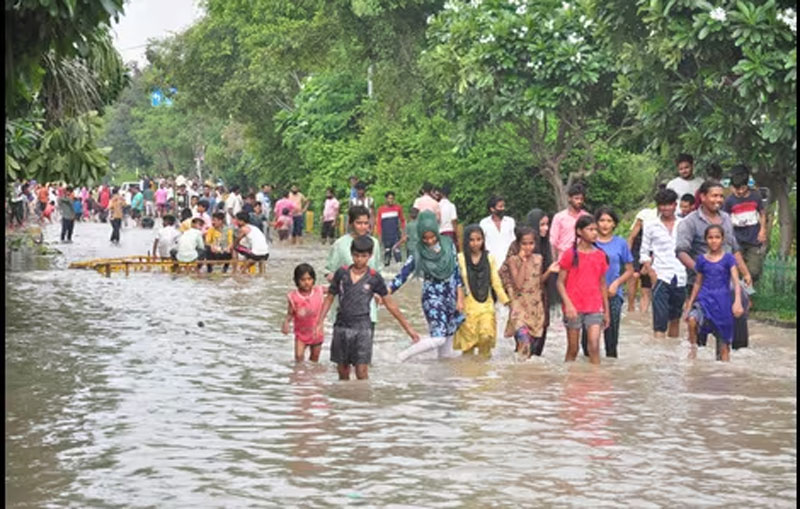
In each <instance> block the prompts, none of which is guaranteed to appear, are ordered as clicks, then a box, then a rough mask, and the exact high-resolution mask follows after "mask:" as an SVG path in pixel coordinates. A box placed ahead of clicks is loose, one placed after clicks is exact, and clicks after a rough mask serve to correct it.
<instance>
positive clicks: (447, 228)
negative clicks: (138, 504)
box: [439, 185, 461, 251]
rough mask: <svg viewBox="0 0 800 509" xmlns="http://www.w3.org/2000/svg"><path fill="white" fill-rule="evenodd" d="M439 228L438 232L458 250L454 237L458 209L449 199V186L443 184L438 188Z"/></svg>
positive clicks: (456, 229) (457, 243)
mask: <svg viewBox="0 0 800 509" xmlns="http://www.w3.org/2000/svg"><path fill="white" fill-rule="evenodd" d="M439 196H440V198H439V228H441V231H440V233H441V234H442V235H445V236H447V237H450V239H451V240H452V241H453V244H455V246H456V251H460V249H461V246H459V242H457V239H456V232H458V211H457V210H456V206H455V204H453V202H451V201H450V186H448V185H444V186H442V187H441V188H439Z"/></svg>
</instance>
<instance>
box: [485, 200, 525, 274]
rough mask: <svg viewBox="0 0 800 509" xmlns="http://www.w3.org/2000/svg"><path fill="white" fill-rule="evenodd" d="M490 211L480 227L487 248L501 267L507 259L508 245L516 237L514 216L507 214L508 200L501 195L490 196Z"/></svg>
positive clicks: (498, 266)
mask: <svg viewBox="0 0 800 509" xmlns="http://www.w3.org/2000/svg"><path fill="white" fill-rule="evenodd" d="M488 207H489V212H490V214H489V215H488V216H487V217H484V218H483V219H481V222H480V227H481V229H482V230H483V235H484V236H485V237H486V250H487V251H489V253H491V254H492V256H493V257H494V261H495V263H496V264H497V268H498V269H499V268H500V266H501V265H503V262H504V261H505V260H506V254H508V247H509V246H510V245H511V243H512V242H514V239H515V238H516V237H515V235H514V227H516V223H515V221H514V218H513V217H509V216H506V215H505V214H506V201H505V200H504V199H503V198H501V197H500V196H492V197H491V198H489V205H488Z"/></svg>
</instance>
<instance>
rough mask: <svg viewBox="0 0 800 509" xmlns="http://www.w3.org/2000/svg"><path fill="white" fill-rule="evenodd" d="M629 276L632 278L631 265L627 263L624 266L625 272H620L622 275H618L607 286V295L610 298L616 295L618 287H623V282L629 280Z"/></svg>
mask: <svg viewBox="0 0 800 509" xmlns="http://www.w3.org/2000/svg"><path fill="white" fill-rule="evenodd" d="M631 276H633V263H632V262H628V263H626V264H625V270H624V271H623V272H622V274H620V275H619V277H618V278H617V279H615V280H614V281H612V282H611V284H610V285H609V286H608V295H609V296H610V297H613V296H614V295H616V294H617V290H619V287H620V286H622V285H624V284H625V282H626V281H627V280H628V279H630V278H631Z"/></svg>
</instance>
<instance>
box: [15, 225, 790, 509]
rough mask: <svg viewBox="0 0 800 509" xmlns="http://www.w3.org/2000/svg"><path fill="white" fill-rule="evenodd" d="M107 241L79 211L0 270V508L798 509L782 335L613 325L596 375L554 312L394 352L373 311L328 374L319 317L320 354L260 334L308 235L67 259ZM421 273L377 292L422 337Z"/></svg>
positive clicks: (396, 331) (396, 342)
mask: <svg viewBox="0 0 800 509" xmlns="http://www.w3.org/2000/svg"><path fill="white" fill-rule="evenodd" d="M109 234H110V227H109V226H108V225H105V224H78V225H76V228H75V237H74V243H73V244H70V245H64V246H59V248H60V249H62V250H63V252H64V256H63V257H61V258H58V259H56V262H55V263H54V264H53V266H52V267H50V268H48V269H45V270H43V269H42V266H41V265H39V264H34V265H33V266H30V264H29V265H27V266H25V267H24V268H26V269H27V270H19V271H7V273H6V300H5V306H6V328H5V331H6V343H5V347H6V361H5V368H6V379H5V382H6V389H5V397H6V442H5V445H6V474H5V476H6V477H5V481H6V504H7V505H8V506H9V507H17V508H38V507H327V506H330V507H334V506H341V505H353V506H362V507H598V506H602V507H690V506H691V507H794V506H796V503H797V496H796V493H795V492H796V487H797V481H796V471H797V468H796V454H797V448H796V437H797V434H796V415H797V414H796V408H797V406H796V395H797V392H796V378H797V377H796V366H797V347H796V331H795V330H786V329H780V328H775V327H771V326H767V325H762V324H758V323H752V324H751V332H752V335H751V345H752V346H753V347H752V348H749V349H746V350H742V351H738V352H735V353H734V354H733V355H732V362H731V363H730V364H721V363H719V362H715V361H714V353H713V351H712V349H710V348H706V349H701V351H700V353H699V355H698V358H697V359H696V360H693V361H691V360H688V359H687V353H688V348H687V347H686V345H685V344H684V343H679V342H678V341H672V340H666V341H656V340H654V339H653V338H651V337H650V334H649V332H648V331H649V319H648V318H647V317H642V316H625V317H624V318H623V321H622V335H621V339H620V355H621V357H620V358H619V359H612V360H607V359H603V363H602V364H601V365H600V366H599V367H593V366H590V365H589V364H588V363H587V362H586V361H585V360H584V359H579V361H578V362H577V363H574V364H571V365H565V364H564V362H563V356H564V350H565V340H564V333H563V329H561V328H559V327H556V328H551V332H550V338H549V340H548V343H547V345H546V347H545V351H544V356H543V357H542V358H534V359H532V360H530V361H528V362H516V361H515V360H514V358H513V352H512V345H511V341H510V340H500V341H499V342H498V345H499V346H498V348H497V349H496V350H495V351H494V356H493V358H492V359H491V360H490V361H488V362H481V361H477V360H473V359H456V360H453V361H447V362H438V361H435V360H432V359H422V360H417V361H413V362H409V363H405V364H400V363H398V362H397V361H396V360H395V356H396V354H397V352H399V351H400V350H401V349H402V348H404V347H405V346H406V345H407V344H408V339H407V338H406V337H405V336H404V335H403V333H402V331H401V329H400V328H399V326H398V325H397V324H396V323H394V321H393V319H392V318H391V316H390V315H389V314H388V313H387V312H386V311H385V310H381V312H380V313H381V315H380V323H379V324H378V328H377V332H376V336H375V348H374V359H373V366H372V367H371V370H370V377H371V379H370V380H369V381H367V382H355V381H354V382H349V383H342V382H339V381H337V380H336V370H335V366H333V365H331V364H330V362H329V353H328V340H329V337H330V331H329V330H328V331H326V344H325V351H324V352H323V362H321V363H320V364H319V365H311V364H307V363H306V364H300V365H296V364H295V363H294V361H293V354H292V339H291V337H287V336H284V335H282V334H281V333H280V325H281V320H282V318H283V313H284V312H285V295H286V292H287V291H288V290H289V288H290V284H291V270H292V269H293V267H294V265H295V264H296V263H298V262H299V261H308V262H311V263H312V264H313V265H314V266H315V267H316V268H318V269H319V270H321V268H322V266H323V264H324V257H325V253H326V249H324V248H321V247H320V245H319V244H318V243H317V242H316V240H314V241H313V242H312V243H310V244H309V245H306V246H302V247H283V246H273V249H272V256H271V259H270V262H269V265H268V274H267V275H266V276H263V277H248V276H240V277H221V276H217V277H210V278H209V277H195V276H170V275H164V274H135V275H131V276H129V277H127V278H126V277H125V276H124V275H121V274H115V275H113V276H112V277H111V278H104V277H102V276H101V275H99V274H98V273H96V272H93V271H81V270H68V269H66V265H67V264H68V262H69V261H74V260H80V259H87V258H93V257H101V256H102V257H108V256H117V255H121V254H141V253H144V252H145V251H146V250H147V249H149V248H150V245H151V244H152V235H153V232H152V231H145V230H139V229H133V228H127V229H125V230H123V237H122V245H121V246H119V247H115V246H111V245H110V244H109V242H108V236H109ZM45 235H46V238H47V239H48V240H49V241H54V240H55V239H57V237H58V230H57V228H56V227H49V228H48V229H47V230H46V232H45ZM11 268H12V269H13V268H15V267H13V264H12V267H11ZM17 268H19V267H17ZM396 270H397V268H396V267H395V268H394V269H393V271H392V272H394V271H396ZM419 288H420V287H419V284H417V283H415V282H412V283H409V284H408V285H407V286H406V287H405V288H403V289H402V290H401V291H400V292H399V293H398V294H397V298H398V299H399V302H400V304H401V308H402V309H403V310H404V311H405V312H406V313H407V314H408V315H409V317H410V319H411V322H412V324H413V325H414V326H415V327H417V328H418V330H420V331H425V324H424V319H423V317H422V313H421V311H420V306H419ZM198 321H203V322H204V326H203V327H200V326H198Z"/></svg>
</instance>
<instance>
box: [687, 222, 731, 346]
mask: <svg viewBox="0 0 800 509" xmlns="http://www.w3.org/2000/svg"><path fill="white" fill-rule="evenodd" d="M705 239H706V243H707V244H708V253H706V254H703V255H700V256H698V257H697V259H696V260H695V262H694V263H695V265H694V270H695V272H696V273H697V279H696V280H695V282H694V287H693V288H692V295H691V296H690V297H689V300H687V301H686V304H684V307H683V309H684V317H685V319H686V320H687V321H688V322H689V342H690V343H691V345H692V353H691V354H690V355H691V356H692V357H694V355H695V352H696V347H697V335H698V332H699V333H704V334H708V333H712V334H714V336H715V337H716V338H717V359H718V360H721V361H724V362H727V361H729V360H730V346H731V343H732V342H733V317H734V316H737V317H738V316H741V315H742V313H743V312H744V309H743V308H742V300H741V299H742V297H741V288H740V286H739V271H738V269H737V268H736V259H735V258H734V257H733V255H732V254H730V253H726V252H725V251H723V249H722V244H723V241H724V240H725V232H724V231H723V229H722V227H721V226H719V225H716V224H712V225H710V226H709V227H708V228H706V231H705ZM731 284H733V294H734V298H733V304H731Z"/></svg>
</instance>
